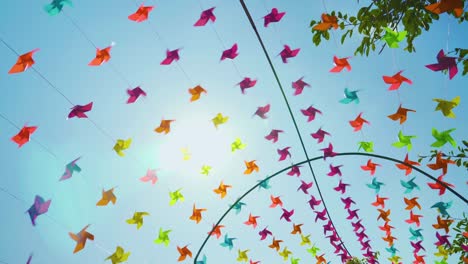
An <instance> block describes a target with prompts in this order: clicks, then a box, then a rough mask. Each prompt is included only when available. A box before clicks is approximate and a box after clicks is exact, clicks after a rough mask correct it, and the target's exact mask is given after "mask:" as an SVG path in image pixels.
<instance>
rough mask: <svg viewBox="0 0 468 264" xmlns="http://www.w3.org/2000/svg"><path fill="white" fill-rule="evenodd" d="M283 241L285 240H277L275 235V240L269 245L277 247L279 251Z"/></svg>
mask: <svg viewBox="0 0 468 264" xmlns="http://www.w3.org/2000/svg"><path fill="white" fill-rule="evenodd" d="M281 242H283V240H276V239H275V238H274V237H273V241H272V242H271V244H270V245H269V246H268V247H269V248H273V249H275V250H276V251H279V250H280V243H281Z"/></svg>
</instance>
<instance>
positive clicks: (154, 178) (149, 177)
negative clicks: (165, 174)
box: [140, 169, 158, 185]
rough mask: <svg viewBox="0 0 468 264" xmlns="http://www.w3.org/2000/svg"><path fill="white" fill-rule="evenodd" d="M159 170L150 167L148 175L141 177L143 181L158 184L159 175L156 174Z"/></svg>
mask: <svg viewBox="0 0 468 264" xmlns="http://www.w3.org/2000/svg"><path fill="white" fill-rule="evenodd" d="M156 171H157V170H150V169H148V170H147V171H146V175H145V176H143V177H141V178H140V181H142V182H151V184H153V185H154V184H156V182H157V181H158V176H157V175H156Z"/></svg>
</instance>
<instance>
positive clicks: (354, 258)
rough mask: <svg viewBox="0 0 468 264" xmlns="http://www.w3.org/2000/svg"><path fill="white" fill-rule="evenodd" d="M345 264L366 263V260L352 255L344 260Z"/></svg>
mask: <svg viewBox="0 0 468 264" xmlns="http://www.w3.org/2000/svg"><path fill="white" fill-rule="evenodd" d="M346 264H367V261H366V260H365V259H359V258H357V257H353V258H351V259H349V260H348V261H346Z"/></svg>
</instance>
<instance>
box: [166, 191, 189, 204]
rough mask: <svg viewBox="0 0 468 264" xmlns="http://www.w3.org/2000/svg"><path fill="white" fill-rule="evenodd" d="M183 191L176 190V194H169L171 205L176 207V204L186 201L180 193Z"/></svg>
mask: <svg viewBox="0 0 468 264" xmlns="http://www.w3.org/2000/svg"><path fill="white" fill-rule="evenodd" d="M181 190H182V188H180V189H178V190H176V191H175V192H169V197H170V198H171V200H170V201H169V205H171V206H172V205H174V204H176V203H177V202H178V201H181V202H183V201H185V198H184V196H183V195H182V193H181V192H180V191H181Z"/></svg>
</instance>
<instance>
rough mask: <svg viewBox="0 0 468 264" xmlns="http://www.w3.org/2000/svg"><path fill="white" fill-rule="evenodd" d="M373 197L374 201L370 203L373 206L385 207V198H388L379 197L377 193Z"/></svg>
mask: <svg viewBox="0 0 468 264" xmlns="http://www.w3.org/2000/svg"><path fill="white" fill-rule="evenodd" d="M375 199H376V201H375V202H373V203H372V205H373V206H375V207H379V206H381V207H382V208H385V200H388V198H386V197H380V196H379V195H377V196H376V197H375Z"/></svg>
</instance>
